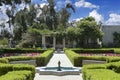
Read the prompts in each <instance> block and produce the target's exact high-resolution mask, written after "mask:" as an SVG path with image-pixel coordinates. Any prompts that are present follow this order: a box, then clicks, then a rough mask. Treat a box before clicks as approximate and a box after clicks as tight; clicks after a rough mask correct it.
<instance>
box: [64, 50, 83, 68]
mask: <svg viewBox="0 0 120 80" xmlns="http://www.w3.org/2000/svg"><path fill="white" fill-rule="evenodd" d="M65 54H66V55H67V57H68V58H69V59H70V61H71V62H72V64H73V65H74V66H80V65H81V60H79V59H80V58H79V55H78V54H76V53H75V52H73V51H71V50H65Z"/></svg>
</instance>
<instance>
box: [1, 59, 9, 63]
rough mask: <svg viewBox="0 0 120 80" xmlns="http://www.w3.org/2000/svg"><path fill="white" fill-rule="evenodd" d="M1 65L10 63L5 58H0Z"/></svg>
mask: <svg viewBox="0 0 120 80" xmlns="http://www.w3.org/2000/svg"><path fill="white" fill-rule="evenodd" d="M0 63H8V60H7V59H5V58H0Z"/></svg>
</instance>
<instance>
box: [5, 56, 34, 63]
mask: <svg viewBox="0 0 120 80" xmlns="http://www.w3.org/2000/svg"><path fill="white" fill-rule="evenodd" d="M5 59H7V60H8V61H9V62H10V61H23V60H34V59H35V57H32V56H11V57H5Z"/></svg>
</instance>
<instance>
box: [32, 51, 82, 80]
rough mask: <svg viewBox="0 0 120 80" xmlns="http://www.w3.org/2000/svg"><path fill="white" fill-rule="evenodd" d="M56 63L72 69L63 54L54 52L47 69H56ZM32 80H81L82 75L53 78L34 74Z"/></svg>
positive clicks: (52, 76) (53, 76)
mask: <svg viewBox="0 0 120 80" xmlns="http://www.w3.org/2000/svg"><path fill="white" fill-rule="evenodd" d="M58 61H60V62H61V66H63V67H73V65H72V63H71V62H70V60H69V59H68V58H67V56H66V55H65V54H64V52H60V53H57V52H55V53H54V55H53V57H52V58H51V60H50V61H49V63H48V64H47V67H56V66H58ZM34 80H82V75H81V74H80V75H65V76H55V75H39V74H38V73H36V75H35V78H34Z"/></svg>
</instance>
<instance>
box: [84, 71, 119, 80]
mask: <svg viewBox="0 0 120 80" xmlns="http://www.w3.org/2000/svg"><path fill="white" fill-rule="evenodd" d="M83 80H120V74H117V73H115V72H114V71H112V70H107V69H94V70H86V74H84V77H83Z"/></svg>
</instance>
